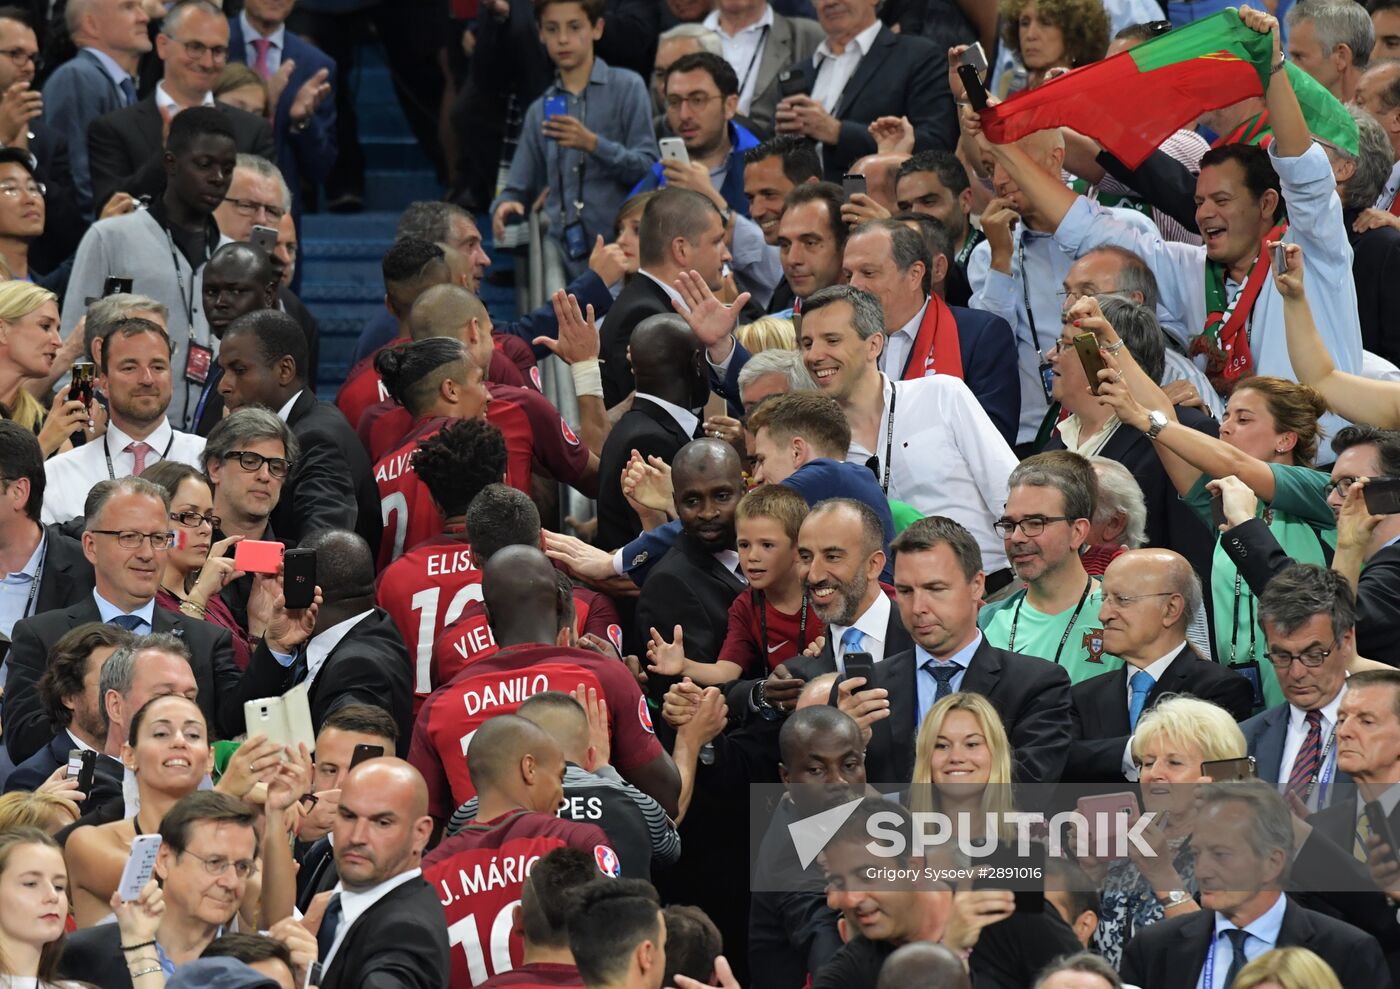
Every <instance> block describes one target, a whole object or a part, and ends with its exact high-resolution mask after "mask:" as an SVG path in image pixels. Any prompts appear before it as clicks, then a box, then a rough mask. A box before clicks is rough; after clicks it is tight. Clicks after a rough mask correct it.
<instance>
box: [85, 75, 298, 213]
mask: <svg viewBox="0 0 1400 989" xmlns="http://www.w3.org/2000/svg"><path fill="white" fill-rule="evenodd" d="M214 105H215V106H217V107H218V108H219V109H220V110H222V111H223V112H224V114H225V115H226V116H227V117H228V122H229V123H230V124H232V125H233V136H234V143H235V144H236V145H237V146H238V150H239V151H242V152H246V153H248V154H255V155H257V156H258V157H259V158H266V159H267V160H268V161H273V162H275V161H276V160H277V154H276V150H275V149H274V147H273V144H272V128H271V127H269V126H268V123H267V121H266V120H265V119H264V118H262V117H258V116H255V115H254V114H251V113H247V112H245V111H243V110H240V109H238V108H237V107H233V106H229V105H228V104H227V103H218V102H216V103H215V104H214ZM164 149H165V140H164V136H163V126H162V124H161V119H160V108H159V107H157V106H156V97H155V94H154V93H152V94H151V95H150V96H147V97H146V98H145V99H143V100H141V101H140V102H138V103H136V104H135V105H133V106H127V107H122V108H121V109H120V110H113V111H112V112H111V113H108V114H105V115H103V116H101V117H98V118H97V119H96V120H94V121H93V122H92V123H91V124H89V125H88V167H89V170H90V171H91V173H92V201H93V207H94V209H95V210H96V211H97V212H101V210H102V207H103V206H104V205H105V204H106V202H107V200H108V199H110V198H111V197H112V193H114V192H127V193H130V194H131V195H133V196H151V197H152V198H154V197H157V196H159V195H160V194H161V193H162V192H164V191H165V163H164V161H163V160H162V152H163V151H164Z"/></svg>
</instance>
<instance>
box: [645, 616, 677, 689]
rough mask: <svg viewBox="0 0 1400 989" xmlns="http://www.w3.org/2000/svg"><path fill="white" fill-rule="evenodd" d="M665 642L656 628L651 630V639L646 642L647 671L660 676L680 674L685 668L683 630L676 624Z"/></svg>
mask: <svg viewBox="0 0 1400 989" xmlns="http://www.w3.org/2000/svg"><path fill="white" fill-rule="evenodd" d="M672 634H673V635H674V636H675V637H674V638H673V639H672V640H671V641H670V642H667V641H666V640H665V639H664V638H662V635H661V633H660V632H658V631H657V630H656V629H654V628H653V629H652V630H651V641H650V642H648V643H647V672H648V673H659V674H661V675H662V676H673V677H674V676H680V675H681V673H682V672H684V670H685V631H684V630H683V629H682V628H681V627H680V626H679V625H677V626H676V627H675V628H674V629H673V630H672Z"/></svg>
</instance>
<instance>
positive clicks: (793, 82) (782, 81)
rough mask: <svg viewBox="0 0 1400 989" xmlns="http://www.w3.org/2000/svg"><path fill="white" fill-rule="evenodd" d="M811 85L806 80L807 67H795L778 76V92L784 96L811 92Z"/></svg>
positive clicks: (809, 81)
mask: <svg viewBox="0 0 1400 989" xmlns="http://www.w3.org/2000/svg"><path fill="white" fill-rule="evenodd" d="M811 88H812V83H811V80H809V79H808V78H807V67H806V66H805V65H795V66H793V67H792V68H790V69H788V70H787V71H786V72H783V73H781V74H779V76H778V92H779V93H782V94H783V95H784V96H796V95H797V94H799V93H803V94H805V93H808V92H810V91H811Z"/></svg>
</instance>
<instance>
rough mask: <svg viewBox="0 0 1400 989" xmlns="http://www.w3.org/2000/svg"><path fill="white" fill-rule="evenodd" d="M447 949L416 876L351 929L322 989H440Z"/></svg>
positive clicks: (446, 974) (428, 890) (446, 973)
mask: <svg viewBox="0 0 1400 989" xmlns="http://www.w3.org/2000/svg"><path fill="white" fill-rule="evenodd" d="M110 926H113V927H115V926H116V925H115V924H113V925H110ZM449 951H450V949H449V948H448V944H447V919H446V917H445V916H444V915H443V912H442V903H441V902H440V901H439V900H438V895H437V893H435V892H434V891H433V888H432V887H431V886H429V885H428V884H427V882H425V881H424V880H423V879H422V878H421V877H417V876H416V877H414V878H413V879H410V880H408V882H406V883H403V884H402V885H400V886H396V887H394V888H393V889H391V890H390V891H389V892H387V893H385V894H384V895H383V896H382V897H380V899H379V901H378V902H376V903H375V904H374V906H372V907H370V908H369V909H368V910H366V911H365V912H364V913H362V914H360V916H359V918H358V919H357V920H356V921H355V923H353V924H351V925H350V929H349V930H348V931H346V932H345V937H344V938H343V939H342V940H341V942H340V949H339V950H338V951H337V952H336V953H335V957H334V958H333V959H331V964H330V967H329V968H327V969H326V972H325V975H324V976H322V978H321V989H442V987H443V986H445V985H447V984H448V982H449V981H450V979H451V974H452V971H451V970H452V962H451V955H450V953H449ZM124 967H125V966H123V968H124Z"/></svg>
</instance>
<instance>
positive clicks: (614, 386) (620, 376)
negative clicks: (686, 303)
mask: <svg viewBox="0 0 1400 989" xmlns="http://www.w3.org/2000/svg"><path fill="white" fill-rule="evenodd" d="M582 303H583V300H582V299H580V300H579V304H580V305H582ZM675 311H676V310H675V308H674V307H673V306H672V305H671V297H670V296H668V295H667V294H666V293H665V292H663V291H661V286H660V285H658V284H656V282H654V281H652V280H651V279H650V278H648V277H647V276H646V275H643V274H640V273H638V274H636V275H633V276H632V280H631V281H630V282H628V283H627V287H626V288H624V289H623V290H622V292H621V294H620V295H618V297H617V301H616V302H614V303H613V304H612V308H611V309H609V310H608V318H607V319H605V320H604V321H603V328H602V329H601V330H599V331H598V333H599V346H600V353H601V356H602V359H603V402H604V403H605V404H606V405H607V406H608V408H612V407H613V406H614V405H616V404H617V403H618V402H620V401H622V400H623V399H624V398H626V397H627V394H628V393H629V392H630V391H631V390H632V386H633V382H632V365H631V364H630V363H628V361H627V344H628V343H629V342H631V340H632V331H633V330H635V329H636V328H637V324H638V323H640V322H641V321H642V320H644V319H646V318H647V317H648V316H655V315H657V314H658V313H673V312H675ZM603 476H604V477H607V476H608V475H606V474H604V475H603ZM633 535H636V533H633ZM619 545H620V544H619Z"/></svg>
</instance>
